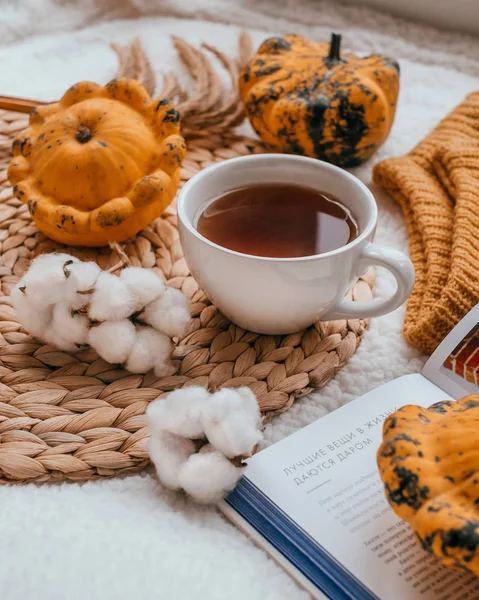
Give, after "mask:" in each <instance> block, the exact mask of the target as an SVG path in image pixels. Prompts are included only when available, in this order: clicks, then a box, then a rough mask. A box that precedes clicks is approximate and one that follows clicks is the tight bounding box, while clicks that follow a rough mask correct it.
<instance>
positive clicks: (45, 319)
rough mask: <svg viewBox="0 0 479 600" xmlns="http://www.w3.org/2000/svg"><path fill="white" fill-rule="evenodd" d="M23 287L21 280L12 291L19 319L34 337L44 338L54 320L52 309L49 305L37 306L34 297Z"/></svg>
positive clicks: (11, 296)
mask: <svg viewBox="0 0 479 600" xmlns="http://www.w3.org/2000/svg"><path fill="white" fill-rule="evenodd" d="M22 287H23V282H22V280H20V282H19V283H18V284H17V285H16V286H15V287H14V288H13V290H12V291H11V293H10V298H11V299H12V305H13V308H14V309H15V312H16V315H17V317H18V321H19V322H20V323H21V324H22V326H23V328H24V329H26V330H27V331H28V332H29V333H31V334H32V335H33V336H34V337H36V338H39V339H44V335H45V332H46V331H47V329H48V328H49V327H50V325H51V322H52V309H51V307H49V306H46V307H41V308H39V307H37V306H36V305H35V304H33V302H32V299H31V298H30V297H28V296H27V295H26V294H25V293H24V292H22V290H21V288H22Z"/></svg>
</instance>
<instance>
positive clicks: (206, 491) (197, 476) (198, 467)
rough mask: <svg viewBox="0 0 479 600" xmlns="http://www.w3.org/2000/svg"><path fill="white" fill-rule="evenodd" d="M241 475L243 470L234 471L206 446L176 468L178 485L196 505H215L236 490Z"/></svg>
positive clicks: (218, 454)
mask: <svg viewBox="0 0 479 600" xmlns="http://www.w3.org/2000/svg"><path fill="white" fill-rule="evenodd" d="M243 472H244V469H242V468H237V467H235V466H234V465H233V464H232V463H231V462H230V461H229V460H228V459H227V458H226V457H225V456H224V455H223V454H222V453H221V452H219V451H218V450H215V449H214V448H213V447H212V446H211V445H207V446H204V447H203V448H202V449H201V450H200V452H198V453H197V454H193V455H192V456H190V457H189V458H188V460H187V461H186V462H184V463H183V464H180V465H179V468H178V484H179V485H180V487H181V488H183V489H184V490H185V492H186V493H187V494H189V495H190V496H191V497H192V498H193V499H194V500H195V501H196V502H199V503H201V504H217V503H218V502H219V501H220V500H221V499H222V498H223V497H224V496H225V494H226V493H227V492H230V491H231V490H232V489H233V488H234V487H235V485H236V484H237V482H238V480H239V479H240V478H241V476H242V475H243Z"/></svg>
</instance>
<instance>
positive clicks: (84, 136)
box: [75, 125, 93, 144]
mask: <svg viewBox="0 0 479 600" xmlns="http://www.w3.org/2000/svg"><path fill="white" fill-rule="evenodd" d="M92 137H93V134H92V132H91V129H90V128H89V127H87V126H86V125H80V126H79V127H78V129H77V134H76V136H75V139H76V140H77V141H78V142H80V144H86V142H89V141H90V140H91V138H92Z"/></svg>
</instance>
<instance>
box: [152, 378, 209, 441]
mask: <svg viewBox="0 0 479 600" xmlns="http://www.w3.org/2000/svg"><path fill="white" fill-rule="evenodd" d="M210 397H211V394H210V393H209V392H208V391H207V390H206V389H205V388H203V387H196V386H195V387H193V386H192V387H185V388H182V389H179V390H175V391H173V392H171V393H170V394H168V396H166V398H161V399H160V400H155V402H152V403H151V404H150V405H149V407H148V410H147V415H148V419H149V421H150V423H151V425H152V427H155V428H161V429H166V430H167V431H169V432H170V433H175V434H176V435H182V436H184V437H188V438H200V437H203V436H204V431H203V425H202V422H201V414H202V410H203V406H204V404H205V402H208V401H209V399H210Z"/></svg>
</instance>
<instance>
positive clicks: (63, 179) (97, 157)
mask: <svg viewBox="0 0 479 600" xmlns="http://www.w3.org/2000/svg"><path fill="white" fill-rule="evenodd" d="M179 119H180V116H179V113H178V111H177V110H176V109H175V107H174V106H172V105H171V104H170V102H169V101H168V100H159V101H158V100H157V101H153V100H152V99H151V98H150V96H149V94H148V93H147V91H146V90H145V89H144V88H143V86H142V85H141V84H140V83H139V82H138V81H136V80H133V79H119V80H113V81H111V82H110V83H108V84H107V85H105V86H100V85H97V84H95V83H91V82H88V81H84V82H80V83H77V84H76V85H74V86H72V87H71V88H70V89H69V90H68V91H67V92H66V93H65V94H64V96H63V97H62V99H61V100H60V101H59V102H54V103H52V104H46V105H43V106H39V107H37V108H36V109H34V110H33V111H32V113H31V115H30V122H29V127H28V128H27V129H26V130H24V131H23V132H22V133H21V134H20V135H19V136H18V137H17V139H16V140H15V142H14V144H13V155H14V157H13V160H12V162H11V163H10V166H9V169H8V177H9V179H10V182H11V183H12V185H13V186H14V187H13V193H14V194H15V196H16V197H17V198H19V199H20V200H22V202H25V203H26V204H28V208H29V210H30V214H31V216H32V218H33V220H34V221H35V223H36V224H37V226H38V227H39V228H40V229H41V230H42V231H43V233H45V235H47V236H48V237H50V238H52V239H54V240H56V241H58V242H61V243H64V244H67V245H74V246H104V245H107V244H108V243H109V242H112V241H116V242H121V241H124V240H126V239H127V238H129V237H131V236H133V235H135V234H136V233H137V232H138V231H140V230H141V229H143V228H144V227H145V226H146V225H148V224H149V223H150V222H151V221H152V220H153V219H155V218H156V217H158V216H160V215H161V214H162V213H163V211H164V210H165V208H166V207H167V206H168V205H169V204H170V203H171V202H172V200H173V199H174V197H175V193H176V190H177V188H178V185H179V181H180V167H181V162H182V160H183V157H184V155H185V152H186V146H185V142H184V139H183V138H182V137H181V135H180V124H179Z"/></svg>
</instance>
